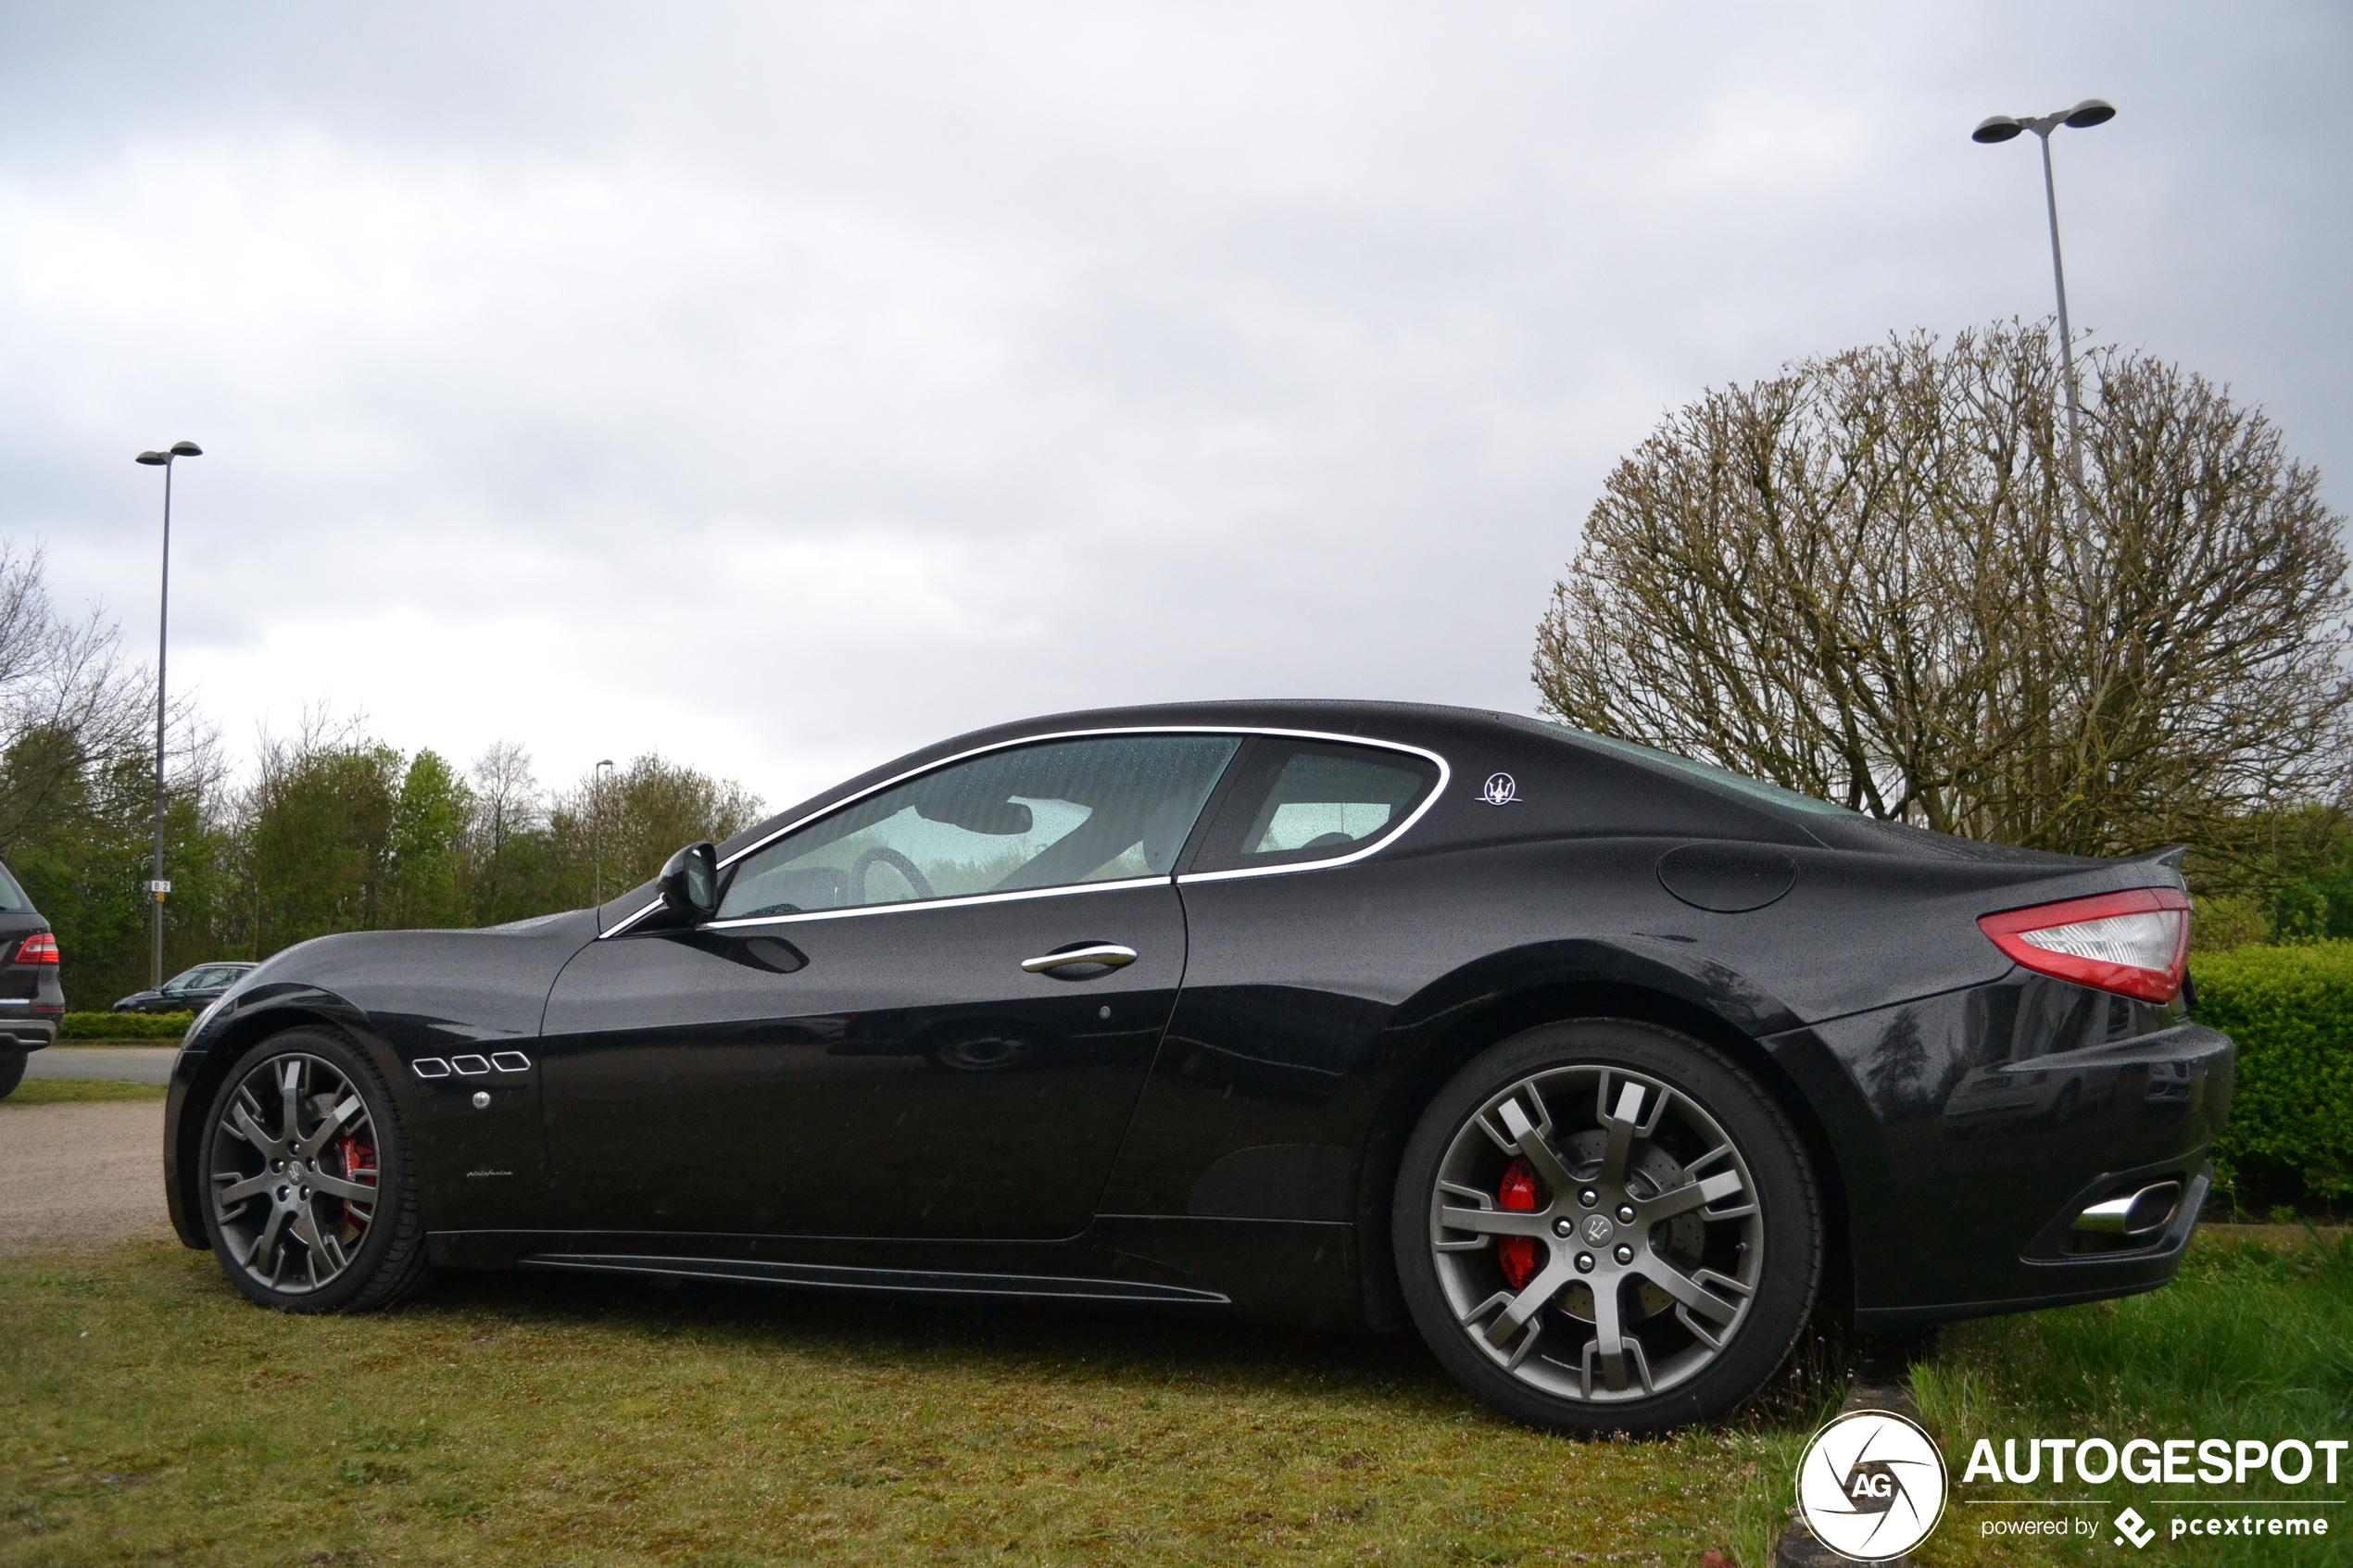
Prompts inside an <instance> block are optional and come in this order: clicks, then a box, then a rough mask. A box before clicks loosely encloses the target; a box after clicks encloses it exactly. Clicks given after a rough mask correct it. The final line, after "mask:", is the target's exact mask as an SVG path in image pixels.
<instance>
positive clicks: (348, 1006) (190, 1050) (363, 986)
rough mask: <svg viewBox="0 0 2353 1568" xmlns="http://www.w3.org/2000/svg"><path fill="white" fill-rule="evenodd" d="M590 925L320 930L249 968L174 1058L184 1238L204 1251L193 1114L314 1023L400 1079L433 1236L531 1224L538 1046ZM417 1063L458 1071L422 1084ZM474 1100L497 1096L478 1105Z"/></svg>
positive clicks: (537, 1144) (540, 1176)
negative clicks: (229, 1078) (252, 1056)
mask: <svg viewBox="0 0 2353 1568" xmlns="http://www.w3.org/2000/svg"><path fill="white" fill-rule="evenodd" d="M594 922H595V912H594V911H593V910H582V911H575V912H574V913H573V914H569V915H560V916H556V917H552V918H550V919H548V920H544V921H538V922H530V923H529V924H528V925H526V926H524V927H522V928H510V929H507V930H491V931H413V932H358V933H352V934H349V935H339V936H328V937H321V938H319V939H318V940H316V941H311V942H306V943H304V944H302V945H301V946H299V947H291V948H288V949H287V950H286V951H285V952H283V953H281V954H279V955H277V956H276V957H275V958H273V959H271V960H270V961H269V962H268V963H266V964H264V965H263V966H262V967H261V968H260V969H258V970H256V971H255V972H253V973H251V974H249V975H247V976H246V977H245V980H244V981H243V982H242V983H241V984H240V985H237V986H236V987H235V988H234V989H233V990H232V991H231V992H230V993H229V994H228V995H227V996H226V997H222V999H221V1001H220V1004H219V1005H218V1006H216V1007H215V1008H214V1009H212V1010H209V1011H208V1013H207V1014H206V1015H205V1016H204V1017H202V1018H200V1019H198V1020H197V1021H196V1024H195V1027H194V1028H192V1029H191V1030H190V1031H189V1033H188V1036H187V1038H186V1040H185V1041H184V1042H183V1043H182V1047H181V1051H180V1056H179V1058H178V1060H177V1061H175V1063H174V1065H173V1071H172V1080H171V1088H170V1095H169V1097H168V1099H167V1102H166V1106H165V1119H164V1185H165V1193H166V1198H167V1202H168V1205H169V1207H170V1213H171V1221H172V1228H173V1230H174V1231H176V1232H177V1233H178V1234H179V1236H180V1238H181V1240H182V1241H183V1242H185V1243H186V1244H187V1245H189V1246H191V1247H204V1246H207V1245H209V1244H208V1242H207V1240H206V1239H205V1236H204V1227H203V1222H202V1219H201V1216H200V1215H199V1214H198V1212H197V1210H196V1207H195V1204H196V1199H197V1198H198V1196H199V1195H200V1194H201V1193H202V1192H203V1191H204V1184H203V1180H202V1173H201V1172H199V1171H198V1170H197V1169H196V1168H195V1159H196V1150H195V1144H196V1141H197V1140H196V1138H195V1123H196V1121H197V1119H198V1118H200V1117H201V1116H202V1115H203V1113H204V1111H205V1110H206V1108H207V1107H208V1106H209V1104H210V1103H211V1099H212V1096H213V1094H214V1092H215V1091H216V1090H217V1089H218V1088H219V1086H220V1081H221V1079H222V1078H223V1077H224V1076H225V1075H226V1074H227V1073H228V1071H229V1067H230V1065H231V1064H232V1063H233V1061H234V1060H236V1058H237V1057H239V1056H240V1055H242V1054H243V1053H244V1052H245V1050H246V1049H248V1048H250V1047H252V1046H253V1045H255V1044H256V1043H258V1042H259V1041H261V1040H264V1039H267V1038H269V1037H270V1036H271V1035H277V1034H280V1033H283V1031H285V1030H287V1029H292V1028H297V1027H301V1026H304V1025H320V1026H324V1027H327V1028H331V1029H334V1030H336V1031H338V1032H340V1033H341V1034H343V1035H345V1036H346V1037H347V1038H348V1039H350V1040H351V1041H352V1042H353V1043H354V1044H355V1045H357V1046H358V1047H359V1048H360V1049H361V1050H363V1051H365V1052H366V1053H367V1054H368V1056H369V1059H370V1060H371V1061H372V1062H373V1063H374V1064H375V1066H376V1070H377V1071H378V1072H379V1073H382V1074H383V1075H384V1081H385V1083H386V1084H387V1085H390V1086H391V1089H392V1094H393V1099H394V1104H395V1107H396V1110H397V1112H398V1114H399V1116H400V1119H401V1122H402V1124H403V1128H404V1130H405V1131H406V1132H407V1134H408V1135H409V1153H410V1157H411V1160H412V1163H413V1165H414V1167H415V1170H416V1173H417V1176H418V1182H419V1196H420V1198H421V1201H422V1205H423V1209H424V1217H425V1223H426V1224H427V1226H428V1227H429V1228H433V1229H443V1228H463V1227H469V1226H475V1225H483V1224H491V1225H499V1226H508V1225H515V1224H522V1223H528V1222H529V1221H530V1220H531V1219H532V1218H534V1217H535V1216H536V1215H537V1213H538V1211H539V1210H540V1209H541V1208H542V1207H543V1206H544V1202H545V1199H546V1197H547V1152H546V1143H545V1138H544V1135H543V1134H542V1132H541V1130H540V1127H539V1073H538V1063H537V1051H536V1048H535V1044H534V1042H535V1041H536V1039H537V1037H538V1035H539V1029H540V1021H541V1018H542V1016H543V1015H544V1013H545V1012H546V1010H547V993H548V990H549V988H550V987H551V986H553V985H554V984H555V977H556V975H557V973H558V972H559V971H560V970H561V969H562V968H563V965H564V964H565V962H566V961H568V960H570V959H571V958H572V956H573V954H574V953H576V952H578V951H579V950H580V948H581V947H583V946H585V944H586V943H587V942H589V941H591V940H593V939H594V937H595V935H596V932H595V924H594ZM421 1060H422V1061H424V1062H426V1063H428V1071H431V1066H430V1064H432V1063H434V1062H441V1063H461V1065H459V1066H457V1067H454V1068H452V1069H450V1070H449V1071H447V1072H446V1073H438V1074H436V1075H434V1076H430V1077H428V1076H426V1075H424V1074H422V1073H420V1072H419V1071H418V1069H417V1063H418V1062H420V1061H421ZM476 1060H479V1061H480V1062H481V1063H482V1066H481V1069H480V1071H478V1072H477V1071H474V1070H473V1067H472V1064H473V1063H474V1062H475V1061H476ZM494 1060H496V1062H497V1065H496V1066H494V1065H492V1063H493V1061H494ZM478 1095H486V1096H487V1097H488V1098H489V1103H488V1104H487V1105H486V1106H482V1107H477V1106H476V1105H475V1104H474V1099H475V1097H476V1096H478Z"/></svg>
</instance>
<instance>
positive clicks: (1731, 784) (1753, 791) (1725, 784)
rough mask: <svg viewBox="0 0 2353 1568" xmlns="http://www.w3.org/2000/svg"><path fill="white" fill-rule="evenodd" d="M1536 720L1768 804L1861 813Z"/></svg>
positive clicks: (1817, 812) (1668, 753) (1842, 813)
mask: <svg viewBox="0 0 2353 1568" xmlns="http://www.w3.org/2000/svg"><path fill="white" fill-rule="evenodd" d="M1539 722H1541V723H1543V724H1544V726H1545V728H1547V729H1552V730H1558V731H1559V732H1560V733H1561V734H1565V735H1574V736H1576V737H1577V738H1578V739H1579V740H1581V741H1585V742H1588V743H1590V744H1592V745H1593V746H1600V747H1602V748H1603V749H1604V750H1605V751H1615V752H1617V753H1619V754H1620V755H1621V756H1626V757H1631V758H1634V759H1637V760H1639V761H1643V762H1651V763H1655V764H1657V765H1658V766H1660V767H1662V768H1671V769H1673V770H1674V771H1676V772H1679V773H1682V774H1684V775H1686V776H1688V777H1690V778H1694V779H1697V780H1699V781H1700V782H1701V783H1702V784H1714V785H1716V786H1717V787H1718V789H1729V790H1731V791H1733V792H1734V793H1735V794H1739V795H1745V796H1747V797H1750V798H1751V799H1755V800H1762V801H1764V802H1765V803H1767V804H1768V805H1771V806H1780V807H1782V808H1784V809H1788V810H1792V811H1808V812H1811V813H1813V814H1814V815H1816V816H1831V817H1855V816H1860V815H1861V814H1862V813H1860V812H1858V811H1850V810H1848V809H1846V808H1845V807H1843V806H1834V805H1832V804H1831V802H1829V801H1827V800H1817V799H1815V798H1814V797H1812V796H1810V795H1800V794H1798V793H1797V791H1795V790H1793V789H1783V788H1782V787H1781V786H1780V785H1779V784H1767V783H1765V781H1763V780H1762V779H1752V778H1746V777H1743V775H1741V774H1739V773H1734V772H1728V771H1725V770H1724V769H1722V768H1711V767H1709V766H1708V765H1707V764H1706V763H1705V762H1694V761H1692V759H1690V758H1688V757H1678V756H1676V755H1675V754H1674V753H1673V752H1671V751H1661V750H1659V749H1657V748H1656V747H1655V746H1642V745H1638V744H1637V743H1635V742H1633V741H1630V740H1619V739H1618V738H1617V736H1615V735H1596V734H1587V733H1586V732H1585V731H1583V730H1572V729H1570V728H1569V727H1568V726H1567V724H1554V723H1551V722H1549V721H1541V720H1540V721H1539Z"/></svg>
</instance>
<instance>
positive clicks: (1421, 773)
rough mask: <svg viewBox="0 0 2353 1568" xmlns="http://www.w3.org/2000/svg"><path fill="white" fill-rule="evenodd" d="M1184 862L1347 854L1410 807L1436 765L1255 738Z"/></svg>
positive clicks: (1231, 865) (1365, 749)
mask: <svg viewBox="0 0 2353 1568" xmlns="http://www.w3.org/2000/svg"><path fill="white" fill-rule="evenodd" d="M1244 767H1245V770H1246V771H1245V776H1244V777H1242V778H1240V779H1239V780H1237V781H1236V784H1235V787H1234V789H1233V791H1232V793H1231V794H1229V795H1228V796H1227V799H1226V803H1225V804H1224V805H1223V806H1221V807H1220V808H1219V809H1218V813H1217V821H1216V822H1215V823H1214V824H1213V826H1212V827H1211V829H1210V832H1209V834H1208V837H1207V839H1206V841H1205V843H1204V844H1203V846H1202V853H1201V855H1200V856H1199V857H1197V858H1196V859H1195V861H1194V863H1193V865H1192V867H1191V869H1192V870H1194V871H1239V870H1244V869H1247V868H1249V867H1252V866H1284V865H1295V864H1301V863H1304V862H1309V861H1314V860H1328V859H1336V858H1338V857H1340V856H1342V855H1350V854H1353V853H1355V852H1356V851H1357V850H1359V849H1361V848H1363V847H1365V846H1366V845H1368V844H1371V843H1374V842H1375V841H1377V840H1378V839H1379V838H1381V837H1382V836H1384V835H1385V834H1389V833H1390V832H1392V831H1394V830H1395V828H1396V827H1397V824H1398V823H1400V822H1403V821H1404V820H1405V819H1406V818H1407V817H1409V816H1411V815H1413V812H1414V808H1415V807H1416V805H1418V804H1419V803H1420V802H1421V799H1422V797H1423V796H1424V795H1426V794H1428V791H1429V788H1430V786H1431V785H1432V784H1435V783H1436V782H1437V779H1438V769H1437V768H1436V767H1435V766H1434V765H1433V764H1431V763H1430V762H1429V761H1428V759H1424V758H1420V757H1416V756H1414V755H1413V754H1412V753H1410V752H1403V751H1388V750H1383V749H1379V748H1377V747H1374V746H1346V745H1340V744H1338V743H1329V742H1323V741H1283V740H1276V739H1272V738H1268V739H1263V740H1261V741H1260V742H1259V743H1258V744H1257V745H1256V746H1254V747H1253V748H1252V753H1251V757H1250V759H1249V760H1248V762H1246V763H1245V764H1244Z"/></svg>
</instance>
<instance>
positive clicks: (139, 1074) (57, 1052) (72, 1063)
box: [24, 1046, 180, 1084]
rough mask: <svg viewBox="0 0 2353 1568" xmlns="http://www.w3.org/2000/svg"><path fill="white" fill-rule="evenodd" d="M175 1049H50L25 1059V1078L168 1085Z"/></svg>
mask: <svg viewBox="0 0 2353 1568" xmlns="http://www.w3.org/2000/svg"><path fill="white" fill-rule="evenodd" d="M179 1054H180V1047H177V1046H153V1047H150V1046H51V1047H49V1048H48V1049H47V1050H40V1051H33V1052H31V1054H29V1055H28V1056H26V1058H25V1059H24V1075H25V1076H26V1077H28V1078H100V1079H105V1080H107V1081H108V1082H111V1083H117V1084H169V1083H170V1082H171V1059H172V1058H173V1057H175V1056H177V1055H179Z"/></svg>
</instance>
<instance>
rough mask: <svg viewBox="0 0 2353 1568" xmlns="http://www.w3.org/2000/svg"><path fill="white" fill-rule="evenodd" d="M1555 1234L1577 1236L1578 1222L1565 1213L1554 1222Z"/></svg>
mask: <svg viewBox="0 0 2353 1568" xmlns="http://www.w3.org/2000/svg"><path fill="white" fill-rule="evenodd" d="M1553 1234H1554V1236H1575V1235H1576V1234H1577V1222H1576V1221H1574V1220H1572V1219H1570V1218H1569V1217H1568V1216H1567V1215H1566V1214H1563V1215H1562V1216H1561V1217H1560V1218H1559V1219H1557V1220H1554V1222H1553Z"/></svg>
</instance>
